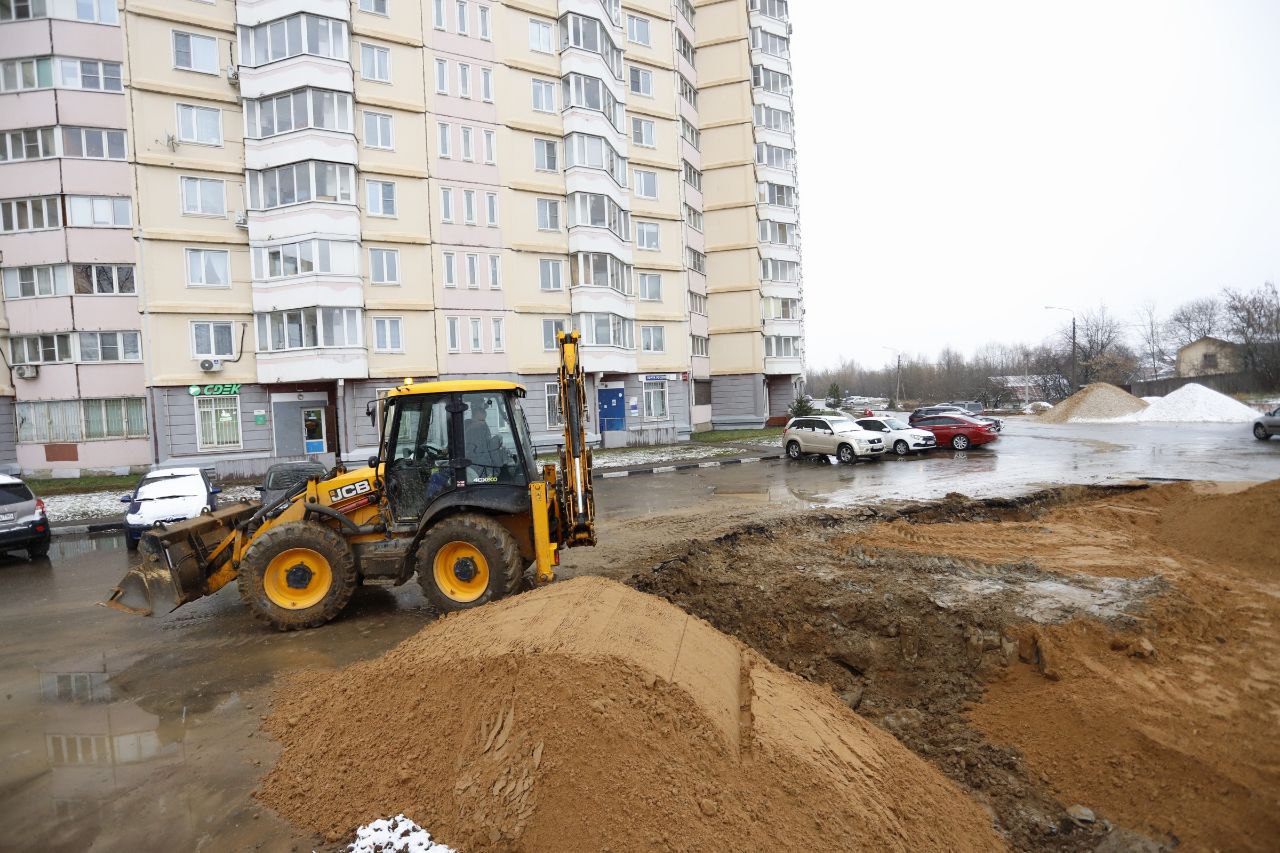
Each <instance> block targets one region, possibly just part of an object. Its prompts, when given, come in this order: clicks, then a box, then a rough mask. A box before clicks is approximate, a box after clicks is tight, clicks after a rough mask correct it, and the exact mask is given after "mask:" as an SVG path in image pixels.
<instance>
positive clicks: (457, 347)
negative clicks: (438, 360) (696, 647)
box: [444, 317, 462, 352]
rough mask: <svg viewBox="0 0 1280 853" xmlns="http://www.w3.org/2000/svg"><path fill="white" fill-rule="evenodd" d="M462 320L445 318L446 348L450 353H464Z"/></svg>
mask: <svg viewBox="0 0 1280 853" xmlns="http://www.w3.org/2000/svg"><path fill="white" fill-rule="evenodd" d="M461 320H462V318H461V317H445V318H444V330H445V334H444V339H445V347H446V349H447V350H448V351H449V352H462V323H461Z"/></svg>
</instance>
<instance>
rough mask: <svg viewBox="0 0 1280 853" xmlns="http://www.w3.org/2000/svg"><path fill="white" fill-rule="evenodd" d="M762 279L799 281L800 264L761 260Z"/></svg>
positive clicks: (771, 259)
mask: <svg viewBox="0 0 1280 853" xmlns="http://www.w3.org/2000/svg"><path fill="white" fill-rule="evenodd" d="M760 278H762V279H764V280H765V281H799V280H800V264H799V262H797V261H779V260H775V259H774V258H761V259H760Z"/></svg>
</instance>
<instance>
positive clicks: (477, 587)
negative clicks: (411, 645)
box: [418, 513, 524, 613]
mask: <svg viewBox="0 0 1280 853" xmlns="http://www.w3.org/2000/svg"><path fill="white" fill-rule="evenodd" d="M523 576H524V560H523V559H521V557H520V550H519V548H517V547H516V540H515V538H514V537H513V536H512V535H511V533H510V532H509V531H508V530H507V529H506V528H505V527H503V526H502V525H501V524H499V523H498V522H496V521H494V520H493V519H492V518H489V517H487V516H483V515H474V514H471V513H463V514H460V515H452V516H449V517H448V518H446V519H444V520H443V521H441V522H439V523H438V524H436V525H434V526H433V527H432V528H431V530H430V532H428V533H427V535H426V536H424V537H423V539H422V543H421V544H420V545H419V546H418V583H419V584H421V585H422V592H423V593H424V594H425V595H426V596H427V601H429V602H431V604H432V606H433V607H435V608H436V609H437V610H440V611H443V612H445V613H452V612H454V611H457V610H466V609H468V608H471V607H479V606H480V605H481V604H484V603H486V602H489V601H497V600H498V599H499V598H504V597H505V596H508V595H513V594H515V593H516V592H517V591H518V590H519V589H520V581H521V579H522V578H523Z"/></svg>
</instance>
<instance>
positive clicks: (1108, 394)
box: [1040, 382, 1147, 424]
mask: <svg viewBox="0 0 1280 853" xmlns="http://www.w3.org/2000/svg"><path fill="white" fill-rule="evenodd" d="M1146 407H1147V404H1146V403H1144V402H1143V401H1142V400H1140V399H1138V398H1137V397H1135V396H1133V395H1132V394H1130V393H1129V392H1128V391H1125V390H1123V389H1121V388H1117V387H1116V386H1114V385H1109V384H1107V383H1106V382H1094V383H1092V384H1091V385H1086V386H1084V387H1083V388H1081V389H1080V390H1079V391H1077V392H1076V393H1074V394H1072V395H1071V396H1070V397H1068V398H1067V399H1065V400H1063V401H1062V402H1061V403H1059V404H1058V405H1056V406H1054V407H1053V408H1052V409H1050V410H1049V411H1047V412H1044V413H1043V414H1041V415H1040V420H1042V421H1044V422H1045V423H1051V424H1065V423H1072V422H1076V421H1096V420H1110V419H1112V418H1118V417H1121V416H1123V415H1130V414H1133V413H1135V412H1140V411H1142V410H1143V409H1145V408H1146Z"/></svg>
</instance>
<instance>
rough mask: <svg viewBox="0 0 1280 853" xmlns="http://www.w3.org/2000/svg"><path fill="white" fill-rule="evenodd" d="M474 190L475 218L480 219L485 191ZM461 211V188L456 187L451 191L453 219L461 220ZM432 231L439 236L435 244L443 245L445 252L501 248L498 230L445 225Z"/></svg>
mask: <svg viewBox="0 0 1280 853" xmlns="http://www.w3.org/2000/svg"><path fill="white" fill-rule="evenodd" d="M468 189H470V187H468ZM475 190H476V192H477V193H479V195H478V196H477V197H476V217H477V219H480V218H481V217H483V216H484V193H485V191H486V190H485V189H484V187H483V186H476V187H475ZM462 211H463V201H462V187H458V188H456V189H454V191H453V215H454V218H455V219H461V218H462ZM432 230H433V231H436V232H437V233H438V234H439V235H440V239H439V240H438V241H437V242H439V243H441V244H443V245H444V247H445V249H444V250H445V251H446V252H450V251H453V252H468V251H475V250H476V248H477V247H492V248H495V249H496V248H500V247H501V246H502V231H501V229H498V228H489V227H488V226H484V227H476V226H474V225H456V224H455V225H448V224H445V225H440V226H438V227H437V229H432ZM462 247H465V248H462Z"/></svg>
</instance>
